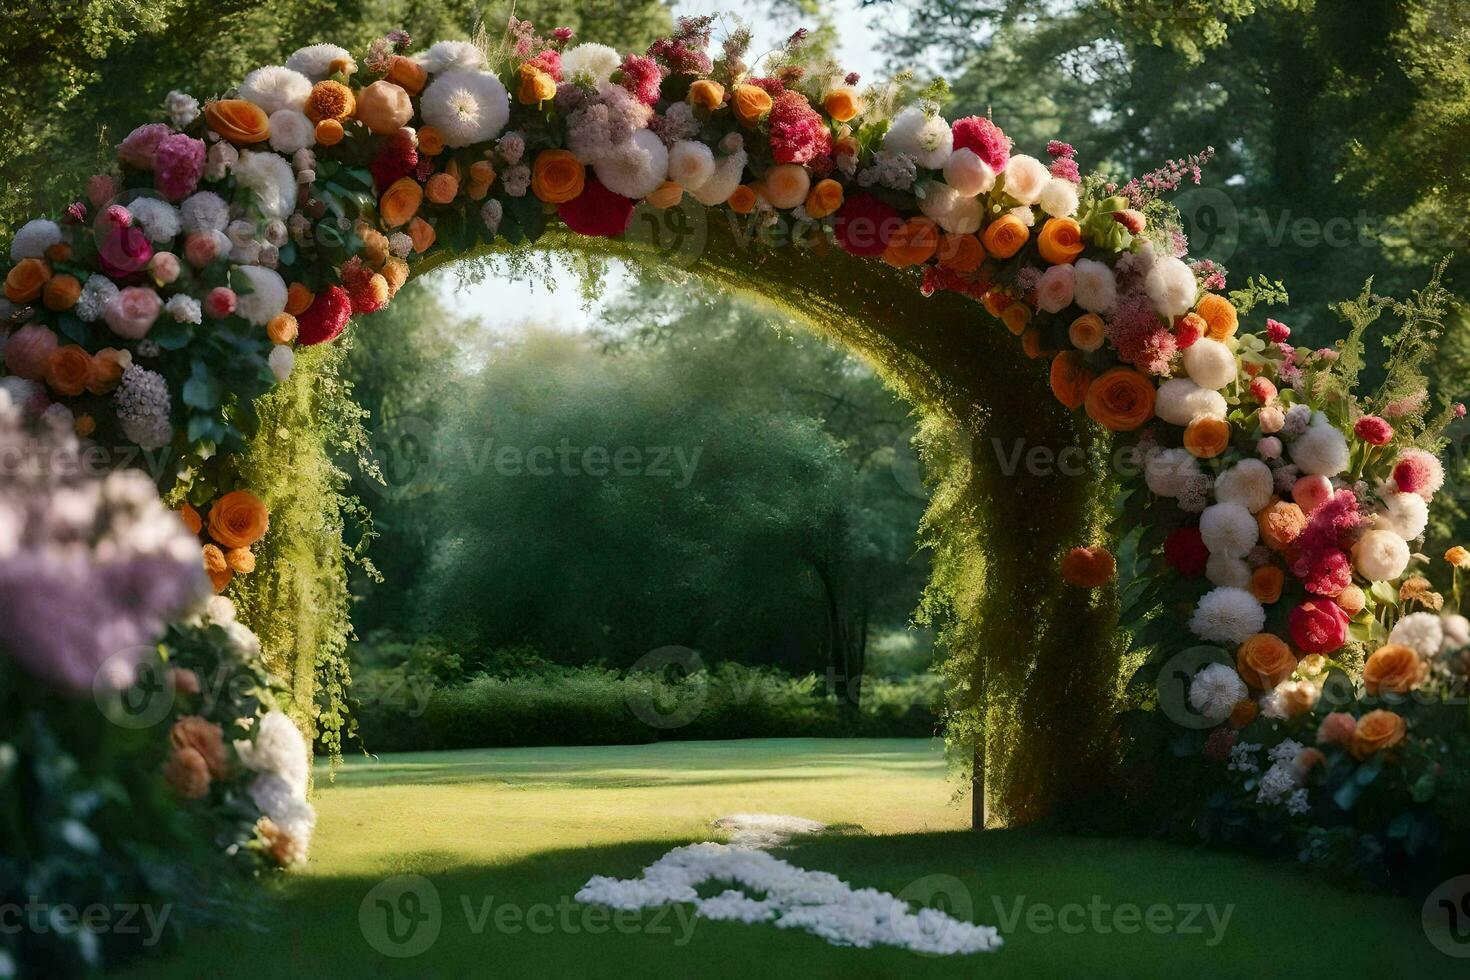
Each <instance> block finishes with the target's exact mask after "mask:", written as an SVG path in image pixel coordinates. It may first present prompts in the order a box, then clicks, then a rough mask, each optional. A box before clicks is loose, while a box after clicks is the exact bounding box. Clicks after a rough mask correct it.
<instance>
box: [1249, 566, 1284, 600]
mask: <svg viewBox="0 0 1470 980" xmlns="http://www.w3.org/2000/svg"><path fill="white" fill-rule="evenodd" d="M1285 585H1286V573H1285V572H1283V571H1282V570H1281V569H1279V568H1277V567H1276V566H1275V565H1262V566H1261V567H1260V568H1258V569H1256V570H1255V571H1254V572H1251V588H1250V592H1251V595H1253V596H1255V597H1256V600H1257V601H1258V602H1262V603H1265V604H1266V605H1268V606H1269V605H1270V604H1271V603H1273V602H1275V601H1276V600H1277V599H1280V598H1281V589H1282V587H1283V586H1285Z"/></svg>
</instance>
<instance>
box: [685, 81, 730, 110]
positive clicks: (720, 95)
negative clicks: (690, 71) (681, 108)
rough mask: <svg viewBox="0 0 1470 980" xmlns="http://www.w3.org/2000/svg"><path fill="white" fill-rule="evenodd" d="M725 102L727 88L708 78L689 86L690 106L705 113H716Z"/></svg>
mask: <svg viewBox="0 0 1470 980" xmlns="http://www.w3.org/2000/svg"><path fill="white" fill-rule="evenodd" d="M724 101H725V86H723V85H721V84H720V83H719V82H715V81H711V80H710V79H708V78H701V79H700V80H699V81H697V82H695V83H694V84H693V85H691V86H689V104H690V105H692V106H694V108H696V109H703V110H704V111H705V112H714V111H715V110H716V109H718V108H719V107H720V105H721V104H722V103H723V102H724Z"/></svg>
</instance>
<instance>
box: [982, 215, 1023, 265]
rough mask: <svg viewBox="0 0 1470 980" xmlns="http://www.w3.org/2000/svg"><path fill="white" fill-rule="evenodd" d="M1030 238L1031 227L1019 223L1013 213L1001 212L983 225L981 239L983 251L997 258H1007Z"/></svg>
mask: <svg viewBox="0 0 1470 980" xmlns="http://www.w3.org/2000/svg"><path fill="white" fill-rule="evenodd" d="M1030 239H1031V229H1030V228H1027V227H1026V226H1025V225H1024V224H1022V223H1021V219H1020V218H1018V217H1016V216H1015V215H1014V214H1003V215H1001V216H1000V217H999V218H996V219H995V220H994V221H992V222H991V223H990V224H988V225H986V226H985V233H984V235H983V236H982V239H981V240H982V241H983V242H984V243H985V251H987V252H989V253H990V254H991V255H993V256H995V257H996V258H998V259H1008V258H1010V257H1011V256H1012V255H1015V254H1016V253H1017V252H1019V251H1020V250H1021V249H1022V248H1024V247H1025V246H1026V242H1028V241H1029V240H1030Z"/></svg>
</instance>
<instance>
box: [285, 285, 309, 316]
mask: <svg viewBox="0 0 1470 980" xmlns="http://www.w3.org/2000/svg"><path fill="white" fill-rule="evenodd" d="M315 299H316V294H315V293H313V292H312V291H311V290H310V289H307V288H306V286H305V285H304V284H303V283H299V282H293V283H292V284H291V286H290V288H288V289H287V290H286V312H287V313H289V314H291V315H292V316H300V315H301V314H303V313H305V312H306V311H307V310H309V309H311V304H312V302H313V301H314V300H315Z"/></svg>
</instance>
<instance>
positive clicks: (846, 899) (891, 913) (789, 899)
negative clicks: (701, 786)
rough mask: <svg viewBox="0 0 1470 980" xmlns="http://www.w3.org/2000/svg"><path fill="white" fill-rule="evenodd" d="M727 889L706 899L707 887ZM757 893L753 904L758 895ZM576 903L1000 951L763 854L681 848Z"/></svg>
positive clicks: (979, 931) (934, 913)
mask: <svg viewBox="0 0 1470 980" xmlns="http://www.w3.org/2000/svg"><path fill="white" fill-rule="evenodd" d="M712 881H721V882H730V883H732V884H735V885H737V886H740V887H741V888H743V889H747V891H740V890H737V889H734V888H731V889H726V890H725V891H723V892H721V893H720V894H718V895H715V896H714V897H712V898H701V897H700V895H699V891H698V889H699V887H700V886H701V885H703V884H705V883H707V882H712ZM756 894H758V895H759V896H760V897H759V898H756V897H753V895H756ZM576 897H577V901H579V902H584V903H586V904H589V905H603V906H607V907H609V908H614V909H644V908H652V907H656V906H660V905H670V904H674V903H683V902H687V903H690V904H693V905H694V907H695V909H696V910H697V911H698V913H699V914H700V915H702V916H704V917H705V918H707V919H711V920H715V921H726V922H744V923H756V922H768V923H771V924H772V925H774V926H775V927H776V928H778V929H804V930H805V931H807V932H809V933H811V934H813V935H815V936H819V937H821V938H822V939H825V940H826V941H827V942H829V943H831V944H833V945H835V946H856V947H859V948H862V949H867V948H869V947H872V946H896V947H898V948H900V949H908V950H912V951H914V952H916V953H929V954H934V955H955V954H967V953H980V952H991V951H993V950H996V949H999V948H1000V945H1001V942H1002V940H1001V937H1000V933H999V932H998V931H997V930H996V929H995V928H994V927H993V926H982V925H975V924H973V923H970V922H961V921H960V920H958V919H955V918H952V917H950V916H948V915H946V914H944V913H943V912H940V911H938V910H937V909H920V910H919V911H918V912H917V913H916V912H914V911H913V909H912V908H911V907H910V905H909V904H908V903H907V902H905V901H903V900H902V899H900V898H896V897H895V896H893V895H890V894H888V893H887V892H881V891H878V890H877V889H874V888H861V889H855V888H853V887H852V886H851V885H849V884H847V882H845V881H842V880H841V879H839V878H838V877H837V876H836V875H833V874H829V873H827V872H825V871H807V870H805V869H803V868H798V867H796V866H794V865H792V864H788V863H787V862H785V861H782V860H779V859H777V858H775V857H772V856H771V855H770V854H767V853H765V852H764V851H756V850H748V849H746V848H743V847H732V846H730V845H727V844H691V845H689V846H687V847H676V848H674V850H672V851H670V852H669V853H668V854H665V855H664V856H663V857H661V858H659V859H658V860H657V861H655V862H654V863H653V864H651V865H649V866H648V867H647V868H645V869H643V875H642V877H640V878H630V879H626V880H619V879H616V878H608V877H604V876H601V875H598V876H596V877H594V878H592V879H591V880H590V881H588V882H587V884H586V885H584V886H583V887H582V890H581V891H579V892H577V896H576Z"/></svg>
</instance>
